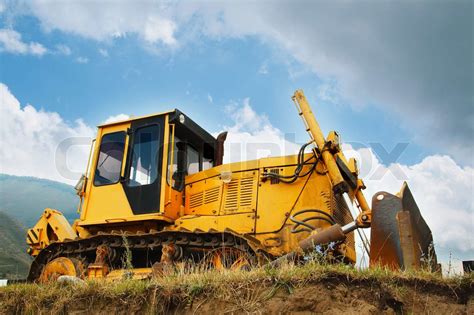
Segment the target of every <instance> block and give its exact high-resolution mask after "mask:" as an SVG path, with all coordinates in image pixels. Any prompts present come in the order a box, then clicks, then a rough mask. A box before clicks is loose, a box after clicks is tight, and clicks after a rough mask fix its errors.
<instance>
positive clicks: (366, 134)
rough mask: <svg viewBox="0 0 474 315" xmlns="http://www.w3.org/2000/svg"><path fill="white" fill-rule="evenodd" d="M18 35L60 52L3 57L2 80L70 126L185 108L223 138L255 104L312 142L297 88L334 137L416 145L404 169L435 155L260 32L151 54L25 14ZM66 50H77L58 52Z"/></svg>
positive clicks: (128, 39) (137, 45)
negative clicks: (232, 109) (327, 93)
mask: <svg viewBox="0 0 474 315" xmlns="http://www.w3.org/2000/svg"><path fill="white" fill-rule="evenodd" d="M3 22H4V24H6V23H5V20H4V21H3ZM4 26H5V25H4ZM14 29H15V31H17V32H19V33H20V34H21V36H22V40H23V41H24V42H32V41H33V42H38V43H41V44H42V45H43V46H44V47H47V48H48V49H49V50H50V51H51V52H49V53H45V54H44V55H42V56H36V55H21V54H14V53H5V52H4V53H3V54H2V55H1V59H0V64H1V68H2V71H1V73H0V79H1V81H2V82H4V83H5V84H6V85H7V86H8V87H9V88H10V90H11V91H12V92H13V94H14V95H16V96H17V97H18V99H19V100H20V101H21V103H23V104H26V103H29V104H33V105H34V106H35V107H39V108H43V109H44V110H46V111H54V112H57V113H59V114H60V115H61V116H62V117H63V118H64V119H66V120H70V121H73V120H75V119H78V118H82V119H83V120H84V121H85V122H86V123H87V124H90V125H96V124H98V123H100V122H101V121H103V120H104V119H105V118H106V117H108V116H111V115H116V114H120V113H126V114H133V115H142V114H149V113H152V112H159V111H162V110H166V109H169V108H174V107H177V108H179V109H181V110H183V111H184V112H186V113H188V115H190V116H191V117H192V118H194V119H195V120H196V121H198V122H199V123H200V124H202V125H203V126H205V128H207V129H208V130H209V131H211V132H215V131H218V130H221V129H222V128H223V127H224V126H228V125H229V121H227V120H226V117H225V115H223V114H224V108H225V106H226V105H228V104H229V103H230V102H236V101H239V100H242V99H244V98H250V104H251V106H252V108H254V110H255V111H257V112H258V113H262V114H265V115H267V116H268V118H269V120H270V121H271V123H272V124H273V125H274V126H275V127H277V128H279V129H280V130H281V131H282V132H283V133H285V134H289V133H290V134H292V133H294V134H296V139H297V141H298V142H303V141H305V139H306V138H305V137H306V134H305V132H304V130H303V127H302V124H301V122H300V120H299V117H298V116H297V115H296V112H295V110H294V107H293V104H292V102H291V100H290V97H291V95H292V94H293V92H294V90H295V89H297V88H303V89H304V91H305V93H306V94H307V96H308V98H309V99H310V101H311V102H312V105H313V107H314V110H315V113H316V114H317V117H318V120H319V121H320V123H321V125H322V127H323V130H325V131H326V132H327V131H329V130H332V129H335V130H338V131H339V132H340V133H341V134H342V136H343V139H344V141H346V142H355V143H357V144H356V146H359V145H370V143H372V142H377V143H380V144H382V145H383V146H384V147H385V148H386V149H387V150H388V151H389V152H390V150H392V148H393V147H394V145H395V144H396V143H399V142H406V143H409V147H408V149H407V150H405V151H404V152H403V154H402V155H401V156H400V157H399V159H398V160H397V161H398V162H401V163H409V164H413V163H418V162H420V161H421V160H422V159H423V158H424V157H426V156H427V155H430V154H432V153H433V150H432V148H430V147H429V146H426V145H424V144H423V143H419V142H416V141H415V139H414V134H413V133H414V131H413V130H412V129H410V128H409V127H407V126H405V125H403V123H402V122H401V121H400V119H401V118H400V117H397V116H395V115H394V113H393V112H392V111H390V110H381V109H380V108H379V107H376V106H374V105H371V104H370V103H368V102H367V103H366V104H364V106H362V107H356V108H355V107H354V106H351V104H350V103H349V102H347V101H344V99H343V98H340V97H339V98H337V96H336V97H335V98H336V101H334V102H331V101H329V100H325V99H321V98H320V97H319V93H320V89H321V87H322V86H323V85H325V84H327V83H325V81H323V80H322V79H321V78H320V77H319V76H318V74H317V73H315V72H314V71H312V70H311V67H310V66H308V65H305V64H303V63H301V62H299V61H298V60H296V59H295V58H294V57H292V56H291V54H289V53H288V52H286V51H284V50H283V49H281V48H280V47H278V46H277V45H275V44H273V43H269V42H266V41H263V40H262V39H261V38H259V37H257V36H248V37H245V38H239V39H235V38H220V39H214V38H202V39H201V40H199V41H195V42H191V43H188V44H187V45H186V46H185V47H180V48H178V49H169V48H167V47H160V48H158V49H156V51H150V49H147V48H146V47H144V45H143V42H142V41H140V39H139V38H138V36H137V35H135V34H129V35H126V36H124V38H119V39H116V40H108V41H105V42H101V41H96V40H88V39H84V38H83V37H81V36H78V35H71V34H68V33H64V32H61V31H58V30H54V31H50V32H44V31H42V28H41V23H40V21H39V20H38V19H37V18H35V17H31V16H20V17H18V18H16V19H15V23H14ZM59 45H61V46H63V47H68V48H69V49H70V54H64V53H60V52H58V51H57V49H58V48H57V46H59ZM101 52H102V53H106V54H107V55H106V56H104V55H103V54H101ZM78 58H81V59H83V60H84V61H85V60H87V62H82V63H81V62H78V60H79V59H78ZM209 96H210V97H211V98H212V102H210V100H209V99H210V98H209ZM290 137H291V136H290ZM387 162H396V161H387Z"/></svg>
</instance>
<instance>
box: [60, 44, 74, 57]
mask: <svg viewBox="0 0 474 315" xmlns="http://www.w3.org/2000/svg"><path fill="white" fill-rule="evenodd" d="M56 52H57V53H58V54H61V55H65V56H69V55H70V54H71V53H72V51H71V48H69V46H67V45H64V44H58V45H56Z"/></svg>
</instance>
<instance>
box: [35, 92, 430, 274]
mask: <svg viewBox="0 0 474 315" xmlns="http://www.w3.org/2000/svg"><path fill="white" fill-rule="evenodd" d="M292 100H293V102H294V104H295V105H296V109H297V112H298V114H299V116H300V117H301V118H302V121H303V124H304V128H305V129H306V131H307V132H308V135H309V141H308V142H307V143H305V144H304V145H303V146H301V149H300V150H299V152H298V154H296V155H289V156H281V157H267V158H261V159H258V160H252V161H242V162H236V163H229V164H223V157H224V154H225V152H224V142H225V140H226V136H227V133H226V132H223V133H221V134H219V135H218V136H217V137H214V136H212V135H211V134H210V133H209V132H207V131H206V130H204V129H203V128H202V127H201V126H199V125H198V124H196V123H195V122H194V121H193V120H191V119H190V118H189V117H188V116H186V115H185V114H184V113H182V112H181V111H179V110H178V109H175V110H171V111H167V112H162V113H158V114H153V115H148V116H143V117H133V118H130V119H128V120H123V121H118V122H111V123H106V124H102V125H100V126H98V132H97V137H96V139H95V140H93V141H92V145H91V151H90V155H89V159H88V162H87V168H86V172H85V174H84V175H83V176H82V177H81V179H80V181H79V182H78V184H77V185H76V187H75V189H76V190H77V194H78V197H79V206H78V213H80V217H79V218H78V219H77V220H75V221H74V222H73V223H72V224H70V223H69V221H68V220H67V219H66V218H65V217H64V215H63V214H62V213H61V212H60V211H58V210H56V209H50V208H47V209H45V210H44V211H43V213H42V214H41V217H40V219H39V220H38V222H37V223H36V225H35V226H34V227H32V228H30V229H29V230H28V231H27V236H26V242H27V244H28V253H29V254H30V255H31V256H32V257H33V258H34V259H33V262H32V264H31V268H30V271H29V275H28V280H29V281H35V282H48V281H52V280H55V279H57V278H58V277H60V276H74V277H79V278H83V279H112V280H113V279H121V278H123V277H124V275H131V276H132V277H133V278H137V279H142V278H148V277H150V276H153V275H156V274H160V272H163V271H164V270H166V268H168V267H169V266H173V265H175V264H178V263H188V264H189V263H190V264H199V263H203V264H205V265H206V266H209V267H210V268H216V269H231V270H238V269H246V268H249V267H251V266H255V265H264V264H275V263H278V262H280V261H282V260H285V259H293V260H300V261H302V260H304V259H303V258H304V257H305V255H309V254H311V253H314V252H315V251H318V252H321V253H324V255H325V257H327V259H328V260H330V261H337V262H339V263H344V264H348V265H354V264H355V263H356V261H357V258H356V244H355V235H354V234H355V231H357V232H360V231H361V229H365V228H369V227H370V228H371V240H370V242H369V241H368V240H365V241H364V242H363V244H364V246H365V248H366V250H367V252H368V255H369V257H370V265H371V266H376V265H381V266H388V267H389V268H393V269H417V268H421V267H423V266H425V265H427V264H428V265H435V264H436V254H435V252H434V248H433V246H432V241H433V239H432V235H431V231H430V229H429V227H428V225H427V224H426V222H425V221H424V219H423V217H422V216H421V213H420V210H419V209H418V207H417V205H416V202H415V200H414V198H413V195H412V194H411V192H410V190H409V188H408V186H407V185H406V184H404V185H403V187H402V189H401V191H400V192H399V193H397V194H395V195H393V194H390V193H387V192H379V193H377V194H375V195H374V196H373V198H372V205H371V206H369V204H368V202H367V200H366V199H365V197H364V194H363V190H364V189H365V185H364V182H363V180H362V179H361V178H360V177H359V170H358V165H357V162H356V160H355V159H353V158H350V159H347V158H346V157H345V156H344V153H343V151H342V149H341V143H340V138H339V135H338V133H337V132H335V131H331V132H329V134H328V135H327V136H326V137H325V136H324V135H323V133H322V131H321V128H320V126H319V124H318V122H317V121H316V118H315V115H314V114H313V112H312V110H311V107H310V105H309V103H308V101H307V99H306V97H305V95H304V93H303V91H302V90H297V91H296V92H295V93H294V95H293V97H292ZM428 254H429V255H430V259H426V256H427V255H428Z"/></svg>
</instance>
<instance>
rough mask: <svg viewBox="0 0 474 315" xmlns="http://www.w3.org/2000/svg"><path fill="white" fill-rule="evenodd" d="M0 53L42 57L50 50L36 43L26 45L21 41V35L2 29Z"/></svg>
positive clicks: (0, 32)
mask: <svg viewBox="0 0 474 315" xmlns="http://www.w3.org/2000/svg"><path fill="white" fill-rule="evenodd" d="M0 51H4V52H8V53H12V54H21V55H36V56H42V55H44V54H45V53H46V52H47V51H48V50H47V49H46V48H45V47H44V46H43V45H41V44H40V43H36V42H29V43H25V42H23V41H22V39H21V34H20V33H18V32H17V31H14V30H12V29H5V28H3V29H0Z"/></svg>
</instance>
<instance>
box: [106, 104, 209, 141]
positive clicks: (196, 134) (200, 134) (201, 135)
mask: <svg viewBox="0 0 474 315" xmlns="http://www.w3.org/2000/svg"><path fill="white" fill-rule="evenodd" d="M163 115H169V119H168V121H169V122H170V123H174V124H179V125H181V126H183V127H185V128H186V129H187V130H188V131H189V132H190V134H189V136H191V138H195V139H196V140H197V139H201V140H203V141H204V142H206V143H208V144H211V146H212V147H214V146H215V142H216V138H214V136H212V135H211V134H210V133H209V132H207V131H206V130H204V128H202V127H201V126H200V125H198V124H197V123H195V122H194V121H193V120H192V119H191V118H189V117H188V116H187V115H186V114H184V113H183V112H182V111H180V110H179V109H176V108H175V109H174V110H169V111H165V112H161V113H155V114H150V115H144V116H137V117H131V118H129V119H123V120H119V121H114V122H110V123H104V124H100V125H98V126H97V128H104V127H108V126H113V125H117V124H121V123H124V122H132V121H136V120H141V119H147V118H152V117H157V116H163ZM181 115H183V116H184V123H181V122H180V119H179V117H180V116H181Z"/></svg>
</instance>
